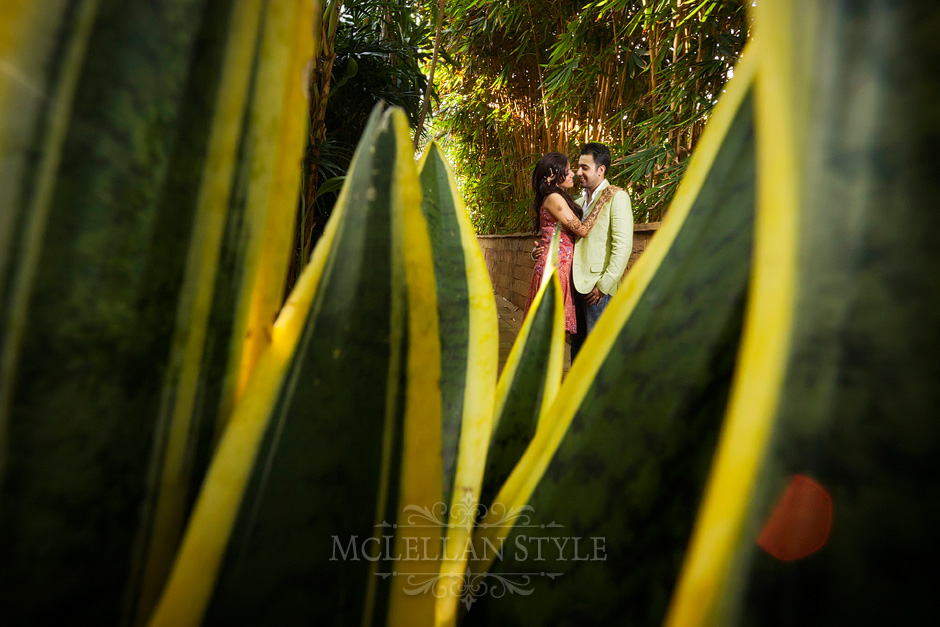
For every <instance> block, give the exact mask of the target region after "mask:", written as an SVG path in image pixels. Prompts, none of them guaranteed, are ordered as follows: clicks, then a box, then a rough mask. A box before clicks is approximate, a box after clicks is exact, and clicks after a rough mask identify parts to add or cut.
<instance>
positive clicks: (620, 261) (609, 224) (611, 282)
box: [571, 179, 633, 296]
mask: <svg viewBox="0 0 940 627" xmlns="http://www.w3.org/2000/svg"><path fill="white" fill-rule="evenodd" d="M609 185H610V183H609V182H608V181H607V179H604V180H603V181H601V184H600V185H598V186H597V189H596V190H594V196H593V198H592V199H591V204H590V205H588V207H587V209H586V210H585V209H584V207H583V205H584V196H581V197H580V198H578V199H577V200H575V203H577V205H578V206H579V207H581V208H582V211H584V216H585V217H587V216H588V215H590V213H591V211H592V209H593V207H594V202H595V201H596V200H597V199H598V198H600V195H601V194H600V193H601V191H603V189H604V188H605V187H607V186H609ZM631 252H633V210H632V208H631V207H630V197H629V196H628V195H627V192H624V191H621V192H617V193H616V194H614V197H613V198H611V199H610V202H608V206H607V208H606V209H604V211H603V212H601V215H600V217H599V218H598V219H597V222H595V223H594V227H593V228H592V229H591V232H590V233H588V235H587V237H581V238H578V241H577V242H575V244H574V260H573V261H572V264H571V276H572V278H573V280H574V287H575V289H576V290H578V291H579V292H580V293H582V294H587V293H588V292H590V291H591V290H592V289H594V286H595V285H596V286H597V287H598V289H600V291H602V292H603V293H605V294H610V295H611V296H613V295H614V294H616V293H617V288H618V287H619V286H620V279H621V278H622V277H623V272H624V270H626V268H627V261H629V260H630V253H631Z"/></svg>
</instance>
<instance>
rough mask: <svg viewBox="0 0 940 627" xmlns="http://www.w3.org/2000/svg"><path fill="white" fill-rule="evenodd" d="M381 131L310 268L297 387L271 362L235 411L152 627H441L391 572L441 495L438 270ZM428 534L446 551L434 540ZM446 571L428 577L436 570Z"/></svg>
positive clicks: (401, 147)
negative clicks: (406, 623)
mask: <svg viewBox="0 0 940 627" xmlns="http://www.w3.org/2000/svg"><path fill="white" fill-rule="evenodd" d="M379 118H380V116H379V112H378V111H376V113H374V114H373V118H372V121H371V122H370V125H369V128H368V129H367V131H366V133H365V135H364V139H363V141H362V143H361V144H360V147H359V149H358V150H357V154H356V157H355V160H354V164H353V166H352V168H351V170H350V173H349V175H348V180H347V184H346V185H345V186H344V188H343V193H342V194H341V197H340V199H339V203H338V205H337V209H335V210H334V213H333V216H332V217H331V219H330V226H329V227H328V229H332V231H331V232H330V233H331V234H330V237H329V239H328V240H326V241H325V242H324V244H319V245H318V247H317V251H316V252H315V254H314V258H315V259H314V261H312V262H311V265H317V266H318V267H320V268H322V278H321V279H320V280H319V282H318V284H317V285H316V286H314V287H315V291H314V293H313V296H312V302H311V305H310V310H309V315H308V316H307V319H306V322H305V324H304V328H303V334H302V337H301V338H300V340H299V344H298V345H297V350H296V352H295V353H294V354H293V357H292V358H290V365H289V367H288V369H287V374H286V375H285V378H284V381H283V382H282V383H281V384H279V385H278V384H277V383H274V380H275V379H277V378H278V376H279V375H277V373H276V372H275V371H276V370H277V366H276V364H275V363H274V362H273V361H263V362H262V365H259V369H258V373H257V375H256V377H257V378H258V381H260V383H258V384H257V386H260V387H255V386H256V384H255V377H253V378H252V380H251V383H250V386H249V391H248V392H246V394H245V396H244V397H243V399H242V400H241V401H240V402H239V404H238V411H237V412H236V415H235V417H234V419H233V422H232V424H231V426H230V428H229V429H228V430H227V432H226V435H225V438H224V439H223V442H222V443H221V445H220V448H219V452H218V454H217V456H216V458H215V459H214V460H213V464H212V467H211V469H210V473H209V476H208V478H207V481H206V484H205V486H204V489H203V491H202V493H201V495H200V498H199V501H198V503H197V506H196V511H195V513H194V516H193V519H192V521H191V523H190V525H189V529H188V530H187V534H186V537H185V539H184V543H183V547H182V550H181V553H180V557H179V559H178V561H177V564H176V566H175V568H174V573H173V575H172V577H171V580H170V583H169V585H168V587H167V591H166V593H165V595H164V597H163V599H162V600H161V603H160V606H159V608H158V611H157V614H156V616H155V618H154V621H153V624H155V625H171V624H172V625H180V624H190V625H192V624H200V623H201V622H205V623H207V624H219V623H224V624H229V623H231V622H233V621H235V622H245V621H247V622H256V623H257V622H275V623H277V622H284V621H289V622H296V621H300V622H306V623H327V622H329V623H334V622H339V623H362V624H381V623H384V622H385V621H386V617H387V616H388V615H389V612H390V611H392V612H393V613H394V612H395V611H399V612H400V611H407V612H415V613H418V614H419V615H420V614H423V615H424V616H426V619H421V620H420V621H419V622H418V624H421V623H429V622H430V620H431V616H432V614H433V599H415V600H414V603H413V604H412V606H411V607H408V603H407V600H406V599H403V596H404V591H403V590H402V589H401V586H403V585H405V583H406V580H407V577H404V578H399V577H396V576H393V575H392V570H391V569H392V568H393V567H394V568H397V566H396V564H397V562H391V561H389V559H392V558H394V554H390V553H391V552H392V549H391V548H390V547H392V546H394V547H396V550H400V549H401V547H402V545H403V544H404V543H405V542H406V540H405V538H406V537H407V534H408V531H402V532H401V533H400V534H399V536H398V537H397V538H396V537H395V533H394V531H393V530H392V529H393V527H392V525H393V524H398V527H399V528H401V527H403V524H402V523H403V521H405V520H406V519H407V518H406V516H404V515H402V513H401V510H402V501H403V500H407V501H408V503H407V504H409V505H414V506H416V507H425V508H432V507H433V505H434V504H435V503H438V502H439V501H440V497H441V493H440V485H441V475H440V467H439V464H440V461H439V451H440V405H439V393H436V390H437V387H436V386H437V385H439V384H438V383H437V382H438V381H439V379H440V353H439V351H440V349H439V344H438V339H437V328H436V327H437V323H436V310H435V308H434V307H433V303H434V302H435V301H436V296H435V289H434V285H433V273H432V261H431V259H432V257H431V249H430V243H429V241H428V237H427V227H426V225H425V224H424V218H423V216H422V215H421V212H420V188H419V185H418V180H417V173H416V171H415V166H414V161H413V158H412V155H411V147H410V146H411V145H410V139H409V133H408V127H407V121H406V119H405V117H404V114H403V113H402V112H401V111H399V110H391V111H390V112H389V113H387V114H386V115H384V116H381V119H379ZM324 245H325V246H328V249H326V250H325V252H324V253H320V251H321V249H322V247H323V246H324ZM321 255H322V256H325V260H324V261H320V260H319V259H321V258H323V257H322V256H321ZM318 256H319V257H318ZM304 277H306V274H305V275H304ZM311 285H312V284H311V283H310V282H308V280H306V279H305V278H303V277H302V281H301V284H300V286H301V288H303V289H310V288H311ZM419 310H420V311H419ZM298 313H300V312H298V311H297V310H292V311H291V312H290V314H289V318H285V319H284V320H285V324H286V321H287V320H288V319H289V320H292V321H294V322H293V324H296V321H297V318H298ZM279 324H281V321H279ZM419 330H420V333H419ZM428 330H430V331H431V332H430V333H427V331H428ZM422 334H423V337H416V336H419V335H422ZM274 339H275V342H276V344H274V345H272V351H274V352H277V353H281V354H283V350H287V351H288V352H289V349H282V347H281V346H280V340H279V335H278V334H277V333H276V334H275V337H274ZM275 347H276V350H275ZM268 354H269V353H265V355H268ZM265 359H266V360H267V359H269V358H267V357H266V358H265ZM270 359H271V360H274V359H275V357H273V356H272V357H271V358H270ZM262 366H263V369H262ZM282 371H283V370H282ZM266 381H267V383H265V382H266ZM363 385H367V386H368V387H369V389H370V393H368V394H363V393H360V392H361V386H363ZM429 389H430V390H431V391H432V393H431V394H427V391H428V390H429ZM243 408H244V409H243ZM435 460H437V464H438V468H437V470H435V468H434V463H435ZM350 495H356V498H350ZM220 503H224V504H225V507H219V504H220ZM419 533H421V535H422V538H424V537H427V538H428V544H432V543H433V542H434V541H435V539H438V541H439V529H437V528H434V529H432V530H431V531H428V532H427V533H426V534H425V533H424V530H421V532H419ZM435 534H437V535H435ZM373 557H375V558H378V559H377V560H376V561H371V558H373ZM433 557H434V558H435V559H433V560H429V561H430V562H431V563H430V565H429V564H423V565H422V567H423V568H425V569H427V568H432V569H434V570H436V568H437V564H438V558H437V556H433ZM403 601H404V603H403ZM399 607H405V608H406V609H405V610H399V609H397V608H399Z"/></svg>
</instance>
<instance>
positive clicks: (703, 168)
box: [465, 52, 755, 625]
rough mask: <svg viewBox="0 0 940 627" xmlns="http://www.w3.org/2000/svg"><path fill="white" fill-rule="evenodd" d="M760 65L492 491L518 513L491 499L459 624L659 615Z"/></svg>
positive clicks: (724, 352) (731, 284) (715, 351)
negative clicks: (479, 566) (490, 538)
mask: <svg viewBox="0 0 940 627" xmlns="http://www.w3.org/2000/svg"><path fill="white" fill-rule="evenodd" d="M754 61H755V57H754V55H750V54H748V52H745V57H744V61H742V63H740V64H739V66H738V68H737V69H736V70H735V77H734V78H733V79H732V81H731V82H730V83H729V87H728V91H727V93H726V94H725V95H724V96H723V97H722V100H721V102H720V103H719V105H718V106H717V107H716V109H715V114H714V116H713V117H712V118H711V120H710V121H709V125H708V127H707V128H706V131H705V134H704V135H703V137H702V140H701V143H700V144H699V146H698V149H697V151H696V153H695V155H694V156H693V157H692V160H693V161H692V163H691V164H690V166H689V170H688V173H687V174H686V177H685V179H684V181H683V183H682V185H681V187H680V190H679V191H678V193H677V196H676V198H675V200H674V202H673V205H672V207H671V209H670V212H669V214H668V218H667V220H666V221H665V222H664V224H663V226H662V228H661V230H660V232H659V233H658V234H657V236H656V238H654V239H653V241H652V242H651V244H650V246H649V248H648V249H647V251H646V252H645V253H644V256H643V257H641V258H640V260H639V261H638V262H637V265H636V266H635V267H634V269H633V270H632V271H631V273H630V274H629V275H628V276H627V278H626V281H625V283H624V285H623V286H622V289H621V290H620V291H618V294H617V296H616V297H615V298H614V299H613V300H612V302H611V304H610V305H609V306H608V309H607V311H605V313H604V315H603V316H601V318H600V319H599V320H598V323H597V326H596V327H595V328H594V330H593V331H592V334H591V335H590V336H589V337H588V339H587V341H586V342H585V345H584V348H583V349H582V352H581V353H580V354H579V358H578V360H577V362H576V363H575V364H574V366H573V367H572V369H571V371H570V372H569V374H568V377H567V378H566V379H565V381H564V382H563V384H562V386H561V389H560V390H559V392H558V396H557V398H556V400H555V403H554V404H553V405H552V407H551V408H550V409H549V413H548V415H547V416H545V418H544V419H543V422H542V424H541V425H540V428H539V430H538V431H537V432H536V435H535V438H534V439H533V441H532V443H531V444H530V445H529V448H528V449H527V450H526V452H525V453H524V454H523V456H522V459H521V460H520V461H519V464H518V465H517V466H516V468H515V469H514V470H513V472H512V474H511V475H510V477H509V479H508V481H507V482H506V484H505V485H504V487H503V488H502V490H501V491H500V493H499V494H498V495H497V497H496V503H497V505H501V506H502V512H510V513H512V514H513V516H514V518H511V519H507V518H504V519H502V520H500V519H498V518H497V514H499V513H500V512H497V511H495V507H494V511H493V512H489V513H488V515H487V517H486V518H484V520H483V523H482V524H484V525H490V524H492V525H498V526H500V528H501V530H500V534H498V535H497V536H496V537H495V541H494V542H493V546H494V547H496V548H498V549H500V550H501V555H500V556H499V557H500V558H501V559H499V560H498V561H496V562H495V563H494V564H493V565H492V567H491V569H490V571H489V572H487V573H475V574H473V575H472V577H473V578H474V579H475V581H474V582H472V583H475V584H476V585H477V586H478V587H477V588H476V589H479V590H483V591H491V593H490V594H481V595H479V596H477V597H476V598H475V599H472V600H470V602H471V607H470V610H469V612H468V613H467V615H466V621H465V624H467V625H487V624H489V625H492V624H511V623H514V622H517V621H518V620H519V618H518V617H523V616H524V617H525V623H526V624H530V625H559V624H571V625H574V624H593V625H611V624H630V625H633V624H655V623H657V622H659V621H661V620H662V618H663V615H664V613H665V610H666V602H667V600H668V593H669V591H670V590H671V589H672V587H673V585H674V583H675V579H676V577H677V574H678V567H679V564H680V561H681V557H682V554H683V552H684V550H685V546H686V543H687V542H688V537H689V534H690V532H691V529H692V523H693V520H694V517H695V510H696V506H697V504H698V501H699V498H700V496H701V492H702V489H703V486H704V481H705V477H706V474H707V469H708V466H709V463H710V461H711V457H712V453H713V448H714V445H715V442H716V440H717V435H718V429H719V425H720V420H721V416H722V415H723V411H724V406H725V400H726V398H727V394H728V390H729V386H730V381H731V375H732V369H733V364H734V357H735V354H736V351H737V347H738V341H739V337H740V333H741V325H742V315H743V309H744V299H745V296H746V292H747V282H748V274H749V273H748V270H749V261H750V253H751V245H752V239H753V218H754V206H755V198H754V193H755V154H754V122H753V120H754V116H753V111H752V102H753V97H752V95H751V92H752V89H751V86H752V84H753V77H754V67H755V65H754ZM500 540H504V542H501V541H500ZM472 589H474V588H472V587H471V590H472ZM507 589H508V590H509V592H506V593H503V594H502V596H500V591H501V590H503V591H505V590H507ZM516 592H519V593H516ZM495 597H499V598H495Z"/></svg>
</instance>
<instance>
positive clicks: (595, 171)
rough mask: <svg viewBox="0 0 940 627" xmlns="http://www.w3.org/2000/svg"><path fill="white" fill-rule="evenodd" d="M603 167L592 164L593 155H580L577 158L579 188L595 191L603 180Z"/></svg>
mask: <svg viewBox="0 0 940 627" xmlns="http://www.w3.org/2000/svg"><path fill="white" fill-rule="evenodd" d="M606 169H607V168H605V167H604V166H602V165H601V166H599V165H597V164H596V163H594V155H581V156H580V157H578V180H579V181H581V187H585V188H587V189H591V190H593V189H595V188H597V186H598V185H600V184H601V181H603V180H604V174H605V172H604V170H606Z"/></svg>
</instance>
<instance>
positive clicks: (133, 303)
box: [0, 0, 284, 624]
mask: <svg viewBox="0 0 940 627" xmlns="http://www.w3.org/2000/svg"><path fill="white" fill-rule="evenodd" d="M20 4H21V3H13V4H12V5H10V4H5V5H4V12H5V15H6V12H8V11H10V10H13V11H15V10H16V8H17V5H20ZM57 4H61V3H51V2H41V3H36V4H35V6H36V8H37V12H36V13H33V14H31V17H30V18H29V20H25V21H21V22H19V24H20V26H24V27H28V28H30V29H32V30H28V31H27V32H25V33H23V39H22V42H21V43H22V45H23V46H27V47H28V48H27V52H25V53H23V54H19V53H17V54H12V56H10V57H8V58H12V59H20V58H23V59H27V61H29V62H28V63H27V62H25V61H24V65H22V66H21V67H15V68H13V70H15V71H13V70H11V71H10V72H7V71H4V73H3V78H2V80H0V85H3V87H2V91H3V93H4V94H5V95H4V96H3V98H4V104H3V105H2V106H3V107H4V118H5V119H10V120H13V121H14V122H12V123H13V124H21V123H22V124H27V125H28V124H34V126H35V130H34V132H35V136H36V137H38V138H39V139H38V140H37V141H38V144H37V146H38V147H39V148H38V150H36V151H35V154H36V159H35V160H32V159H31V158H26V159H23V158H22V154H20V155H19V156H17V153H16V151H17V150H20V151H22V150H23V149H24V146H25V145H22V144H20V143H18V141H19V140H18V139H17V136H16V132H15V131H16V130H17V129H16V128H14V129H13V130H14V132H13V133H12V134H8V133H7V130H8V127H6V126H4V128H3V136H2V139H0V142H3V146H4V148H3V150H4V155H6V156H9V155H10V154H11V152H10V151H12V155H13V157H14V158H13V159H12V160H10V161H8V160H6V158H5V159H4V162H5V164H10V163H12V164H13V167H12V168H11V169H10V170H4V177H11V179H9V180H11V181H12V183H13V184H12V185H11V189H15V190H17V191H16V192H15V193H14V194H12V195H11V197H12V199H13V200H12V201H11V202H12V203H13V204H12V207H11V211H12V212H13V214H14V215H18V216H20V217H19V218H15V220H14V221H15V222H16V225H15V226H14V231H15V233H14V234H13V235H12V236H11V237H13V238H15V239H16V241H17V245H16V246H13V247H11V249H10V251H9V252H8V251H4V258H5V261H4V264H5V266H6V271H5V273H4V276H6V277H8V279H5V282H4V286H5V287H4V290H3V292H4V297H3V299H4V300H3V306H2V314H0V315H2V316H3V325H4V333H3V338H4V343H3V346H2V353H3V358H2V363H3V366H2V386H0V445H2V453H0V473H2V478H0V537H2V542H0V553H2V556H3V557H2V565H0V570H2V571H3V575H2V577H3V579H4V581H7V582H9V583H8V585H5V586H4V587H3V592H2V593H0V597H2V600H3V607H4V619H6V620H9V622H12V623H35V622H59V621H62V620H67V621H68V622H79V623H96V624H108V623H114V622H117V621H119V620H122V619H123V620H133V619H134V614H135V613H136V612H137V611H143V612H144V613H145V612H146V610H145V609H143V605H145V604H146V603H147V602H146V601H144V602H143V603H142V602H141V596H140V595H141V594H144V596H145V597H146V596H147V594H148V593H146V592H144V593H142V592H141V590H142V587H143V588H149V589H150V590H151V593H150V594H151V595H152V593H153V592H154V591H155V590H158V589H159V587H160V585H161V584H162V581H161V579H162V572H164V571H165V567H166V566H167V565H168V564H169V562H170V560H171V559H172V554H173V551H174V549H175V536H176V532H175V531H173V528H174V527H176V528H177V529H178V528H179V525H180V523H181V521H182V519H183V517H184V516H185V510H186V508H187V507H188V502H189V501H190V500H191V499H192V494H193V493H194V492H195V490H194V486H195V485H198V482H199V481H200V480H201V472H200V471H199V470H198V468H197V466H194V465H193V464H192V463H191V457H190V454H191V452H192V450H193V449H194V448H196V447H197V446H198V443H199V442H206V441H208V440H211V436H212V432H213V429H214V425H211V424H210V426H209V428H208V429H206V428H203V427H202V426H201V425H200V424H199V422H198V420H197V419H196V417H195V414H194V413H193V412H194V411H198V410H197V405H198V398H199V397H200V395H201V394H202V390H203V387H202V383H203V382H204V379H202V378H201V377H202V376H203V374H204V373H203V372H202V369H201V366H200V365H199V364H200V363H201V361H202V356H203V353H202V351H203V348H204V346H205V344H206V343H207V340H206V337H207V335H208V334H209V330H208V329H207V326H206V325H207V322H206V320H205V318H204V313H205V310H206V308H207V307H208V306H209V303H210V302H211V301H212V299H213V298H214V296H213V295H212V289H211V285H212V284H213V283H214V279H215V277H216V275H217V274H218V273H217V272H216V270H215V268H214V264H215V263H216V258H217V254H218V251H219V247H218V241H219V234H220V231H221V228H222V224H223V223H224V221H225V220H226V219H227V215H228V202H227V194H228V191H229V189H230V188H231V186H232V174H231V172H232V162H233V158H234V144H235V143H236V142H237V137H238V135H239V134H240V132H241V130H240V129H241V127H242V111H243V106H242V104H241V103H242V102H243V100H244V99H243V98H240V97H239V96H238V95H237V94H238V93H239V92H241V91H244V84H241V85H239V84H238V81H237V80H236V81H235V83H234V84H232V85H224V86H223V85H222V78H223V76H229V77H231V74H232V63H233V60H232V59H231V58H230V57H229V56H227V52H226V51H227V50H228V51H231V50H232V47H233V46H235V45H238V46H244V45H245V42H244V41H242V40H241V39H240V34H241V35H244V36H245V37H246V38H247V39H248V46H247V50H246V51H245V52H246V53H247V55H248V56H247V57H246V58H247V60H248V61H249V62H250V60H251V59H252V58H254V56H255V48H254V46H253V44H252V43H251V42H253V41H254V38H255V33H254V29H253V28H252V27H250V26H249V27H247V28H245V29H242V30H239V29H238V28H236V24H237V20H236V18H235V13H233V12H232V11H231V10H230V8H231V7H230V3H225V2H220V1H211V2H201V1H189V0H185V1H184V0H178V1H174V2H166V3H162V4H159V5H151V4H132V5H127V6H124V5H120V6H118V5H115V4H113V3H101V4H100V6H99V3H97V2H76V3H73V6H72V7H71V9H72V10H70V11H66V12H64V14H65V15H67V16H68V19H66V20H61V18H60V14H61V13H62V12H60V11H52V10H49V9H51V8H54V6H53V5H57ZM248 4H250V3H248ZM240 6H242V5H240ZM21 8H22V7H21ZM60 8H61V7H60ZM17 19H19V18H17ZM233 20H235V21H233ZM256 21H257V20H256ZM14 23H17V22H16V21H14ZM50 36H51V37H53V44H54V45H53V47H52V48H51V50H55V51H57V52H54V53H50V55H47V56H46V57H44V58H41V59H40V60H39V61H37V60H36V59H37V57H35V55H40V57H41V56H42V54H44V53H42V51H41V50H38V49H37V48H36V45H35V44H34V43H33V37H36V38H37V39H38V40H39V41H42V40H43V38H44V37H50ZM235 40H238V41H235ZM3 45H4V46H7V45H8V41H7V40H6V38H5V36H4V43H3ZM281 45H284V44H283V43H282V44H281ZM40 47H41V46H40ZM243 60H244V59H243ZM17 62H18V61H17ZM30 63H33V65H30ZM158 63H159V67H157V64H158ZM37 64H38V65H37ZM37 68H41V70H40V71H38V72H36V74H35V76H36V80H37V83H36V84H37V85H40V89H42V85H44V84H46V85H48V89H47V90H46V91H48V93H49V94H50V95H51V97H50V99H49V100H48V103H46V102H45V101H43V105H42V106H41V107H39V108H38V109H37V113H36V116H37V117H36V118H35V119H34V120H33V121H32V122H30V121H25V122H24V121H23V117H22V116H18V115H17V113H16V110H12V113H10V111H8V110H7V108H6V107H7V106H8V105H9V106H12V107H19V106H21V105H22V102H21V101H19V100H17V99H16V98H13V100H10V98H8V96H9V95H10V94H11V93H14V92H15V91H16V90H17V89H21V87H22V81H24V80H25V81H26V83H27V84H28V85H29V86H30V87H35V85H32V84H30V83H29V81H31V80H32V75H31V74H28V73H27V74H24V73H23V72H33V71H36V69H37ZM226 71H228V74H226ZM242 71H244V66H243V67H242ZM50 77H52V78H50ZM17 81H19V83H18V82H17ZM43 81H46V83H43ZM227 96H231V97H232V98H231V102H228V101H227ZM220 99H221V100H222V101H223V102H222V103H221V104H220ZM27 117H28V116H27ZM17 120H19V121H17ZM226 142H228V143H227V145H226ZM17 164H20V165H17ZM24 164H25V165H24ZM5 180H7V179H6V178H5ZM7 199H8V197H6V196H5V200H4V202H8V200H7ZM6 286H9V289H6ZM207 286H208V288H209V289H207ZM226 339H227V338H226ZM209 422H210V423H211V422H212V421H211V420H210V421H209ZM164 497H167V498H164ZM77 521H78V522H77ZM164 532H167V533H164ZM157 547H160V548H159V549H158V548H157ZM161 564H162V565H161ZM50 581H53V582H55V586H54V587H53V588H52V589H51V590H50V589H49V587H48V585H47V584H48V582H50ZM144 581H149V582H150V583H149V584H147V583H143V582H144ZM88 599H94V602H88ZM66 617H67V618H66Z"/></svg>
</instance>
